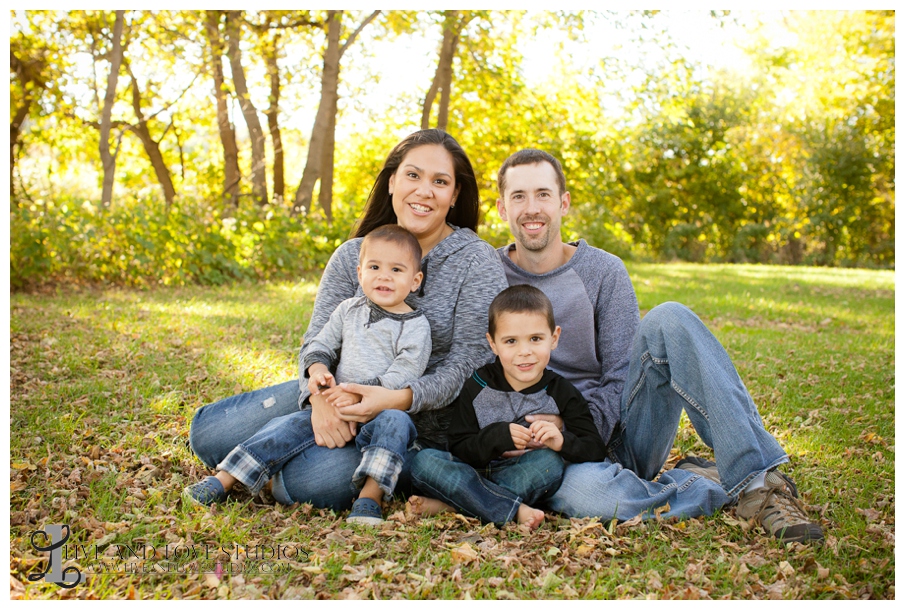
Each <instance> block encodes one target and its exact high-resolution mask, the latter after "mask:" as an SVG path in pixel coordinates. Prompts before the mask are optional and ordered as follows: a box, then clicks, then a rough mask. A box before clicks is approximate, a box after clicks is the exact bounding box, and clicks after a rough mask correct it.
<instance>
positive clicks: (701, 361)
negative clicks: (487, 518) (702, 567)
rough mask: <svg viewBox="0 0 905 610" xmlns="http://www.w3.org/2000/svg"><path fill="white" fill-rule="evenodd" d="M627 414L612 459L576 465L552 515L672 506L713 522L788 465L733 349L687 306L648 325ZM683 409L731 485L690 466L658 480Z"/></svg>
mask: <svg viewBox="0 0 905 610" xmlns="http://www.w3.org/2000/svg"><path fill="white" fill-rule="evenodd" d="M621 409H622V413H621V422H620V424H619V427H618V428H617V431H616V434H614V438H613V440H612V442H611V443H610V453H611V457H612V458H613V460H606V461H604V462H599V463H585V464H570V465H568V466H567V467H566V472H565V475H564V478H563V482H562V485H561V486H560V488H559V491H558V492H557V493H556V494H554V496H553V497H552V498H551V499H550V501H549V503H548V504H549V507H550V508H552V509H553V510H556V511H558V512H562V513H564V514H567V515H569V516H573V517H583V516H597V517H601V518H604V519H609V518H613V517H615V518H617V519H620V520H627V519H630V518H632V517H634V516H636V515H639V514H647V515H650V514H651V513H652V512H653V509H655V508H658V507H661V506H664V505H665V504H667V503H669V510H668V511H666V512H664V513H663V515H664V516H681V517H695V516H699V515H709V514H711V513H713V512H715V511H716V510H718V509H719V508H720V507H721V506H723V505H725V504H727V503H729V502H730V501H732V499H733V498H734V497H736V496H737V495H738V493H739V492H740V491H741V490H742V489H744V487H745V486H746V485H747V484H748V482H750V481H751V479H753V478H754V477H755V476H757V475H758V474H760V473H761V472H764V471H766V470H769V469H771V468H775V467H776V466H778V465H779V464H782V463H784V462H787V461H788V457H787V456H786V453H785V452H784V451H783V450H782V448H781V447H780V446H779V443H777V442H776V439H774V438H773V436H772V435H770V433H769V432H767V431H766V430H765V429H764V425H763V422H762V421H761V418H760V415H759V414H758V412H757V408H756V407H755V405H754V401H753V400H752V399H751V395H750V394H749V393H748V390H747V389H746V388H745V385H744V383H742V380H741V379H740V378H739V376H738V373H737V372H736V370H735V367H734V366H733V364H732V361H731V360H730V359H729V355H728V354H727V353H726V350H725V349H724V348H723V346H722V345H721V344H720V342H719V341H718V340H717V339H716V337H714V336H713V334H712V333H711V332H710V330H709V329H708V328H707V327H706V326H705V325H704V323H703V322H701V320H700V318H698V317H697V316H696V315H695V314H694V313H693V312H692V311H691V310H690V309H688V308H687V307H685V306H684V305H680V304H679V303H664V304H662V305H659V306H657V307H655V308H653V309H652V310H650V311H649V312H648V313H647V315H646V316H644V318H643V319H642V320H641V325H640V327H639V328H638V332H637V333H636V335H635V339H634V343H633V345H632V352H631V359H630V362H629V371H628V376H627V378H626V381H625V387H624V389H623V393H622V405H621ZM683 410H684V411H685V412H686V413H687V414H688V418H689V420H690V421H691V423H692V425H693V426H694V428H695V430H696V431H697V433H698V435H699V436H700V437H701V440H703V441H704V443H705V444H706V445H707V446H708V447H711V448H713V453H714V457H715V460H716V464H717V469H718V471H719V475H720V480H721V483H722V485H720V484H717V483H714V482H713V481H710V480H709V479H706V478H704V477H701V476H698V475H695V474H692V473H691V472H689V471H686V470H681V469H678V470H668V471H666V472H664V473H663V474H661V475H660V477H659V479H657V481H656V482H652V481H651V479H653V478H654V477H656V476H657V473H658V472H659V471H660V469H661V468H662V467H663V465H664V464H665V463H666V459H667V458H668V457H669V452H670V450H671V449H672V446H673V442H674V441H675V437H676V432H677V430H678V426H679V418H680V417H681V415H682V411H683ZM616 462H618V463H616Z"/></svg>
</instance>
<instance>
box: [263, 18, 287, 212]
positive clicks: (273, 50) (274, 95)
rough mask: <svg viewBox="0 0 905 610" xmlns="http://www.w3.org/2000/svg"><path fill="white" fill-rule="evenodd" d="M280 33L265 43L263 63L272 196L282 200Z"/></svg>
mask: <svg viewBox="0 0 905 610" xmlns="http://www.w3.org/2000/svg"><path fill="white" fill-rule="evenodd" d="M279 41H280V35H279V33H277V34H274V35H273V38H271V39H270V40H269V41H267V43H266V45H267V46H266V51H265V53H264V63H265V64H266V66H267V74H268V76H269V77H270V107H269V108H268V109H267V113H266V114H267V127H268V128H269V129H270V141H271V143H272V144H273V198H274V200H277V201H279V202H282V201H283V200H284V199H285V198H286V184H285V182H284V178H283V165H284V161H283V137H282V135H281V134H280V122H279V115H280V68H279V66H278V65H277V49H278V48H279Z"/></svg>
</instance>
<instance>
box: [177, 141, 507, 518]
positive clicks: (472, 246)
mask: <svg viewBox="0 0 905 610" xmlns="http://www.w3.org/2000/svg"><path fill="white" fill-rule="evenodd" d="M479 202H480V199H479V196H478V187H477V181H476V179H475V175H474V170H473V169H472V167H471V162H470V161H469V160H468V157H467V155H466V154H465V151H463V150H462V147H461V146H459V143H458V142H456V141H455V140H454V139H453V137H452V136H450V135H449V134H447V133H445V132H443V131H440V130H437V129H428V130H423V131H418V132H415V133H413V134H411V135H410V136H408V137H407V138H405V139H404V140H403V141H402V142H400V143H399V144H398V145H396V147H395V148H394V149H393V150H392V151H391V152H390V155H389V156H388V157H387V160H386V162H385V163H384V167H383V169H382V170H381V171H380V174H379V175H378V176H377V180H376V181H375V183H374V187H373V188H372V189H371V193H370V195H369V197H368V203H367V205H366V207H365V211H364V214H363V215H362V217H361V219H360V221H359V223H358V226H357V228H356V231H355V234H354V236H353V239H350V240H349V241H347V242H346V243H344V244H342V245H341V246H340V247H339V248H337V250H336V251H335V252H334V253H333V256H332V257H331V258H330V261H329V262H328V263H327V267H326V269H324V274H323V276H322V278H321V283H320V286H319V288H318V293H317V298H316V299H315V302H314V312H313V313H312V315H311V321H310V323H309V325H308V331H307V332H306V333H305V340H304V343H303V345H302V349H301V352H300V353H299V362H300V363H301V362H302V359H303V357H304V355H305V353H306V349H307V346H308V342H309V341H310V340H311V339H312V338H313V337H315V336H316V335H317V333H318V332H319V331H320V330H321V328H323V326H324V324H326V322H327V319H328V318H329V317H330V314H331V313H332V312H333V310H334V309H335V308H336V306H337V305H338V304H339V303H341V302H342V301H343V300H345V299H348V298H350V297H353V296H357V295H361V294H362V290H361V288H360V286H359V285H358V276H357V273H356V269H357V267H358V254H359V251H360V247H361V238H362V237H363V236H364V235H367V234H368V233H369V232H370V231H371V230H373V229H375V228H377V227H379V226H381V225H383V224H388V223H398V224H400V225H401V226H403V227H405V228H406V229H408V230H409V231H411V232H412V233H413V234H414V235H415V237H416V238H417V239H418V242H419V243H420V245H421V250H422V252H423V255H424V257H423V259H422V263H421V266H422V271H423V273H424V279H423V281H422V283H421V288H420V290H419V291H418V292H417V293H414V294H412V295H411V296H409V297H408V298H407V299H406V302H407V303H408V304H409V305H410V306H412V307H413V308H415V309H420V310H422V311H423V312H424V314H425V316H426V317H427V319H428V321H429V322H430V325H431V341H432V345H433V347H432V352H431V357H430V360H429V362H428V366H427V371H426V372H425V374H424V376H423V377H422V378H421V379H418V380H417V381H415V382H413V383H412V384H410V386H409V387H407V388H403V389H401V390H387V389H385V388H381V387H378V386H360V385H355V384H343V388H344V390H345V391H346V392H349V393H353V394H358V395H360V396H361V397H362V399H361V401H360V402H358V403H356V404H353V405H350V406H341V405H345V403H347V402H348V401H347V400H343V396H344V395H343V394H341V393H334V394H331V393H329V392H327V393H324V394H322V395H318V396H310V395H309V393H308V391H307V380H306V379H305V371H299V380H296V381H290V382H286V383H283V384H280V385H277V386H273V387H270V388H265V389H263V390H257V391H255V392H248V393H246V394H241V395H239V396H233V397H232V398H227V399H225V400H221V401H220V402H217V403H214V404H211V405H207V406H205V407H202V408H201V409H199V410H198V412H197V413H196V414H195V418H194V420H193V421H192V426H191V430H190V435H189V439H190V442H191V446H192V450H193V451H194V452H195V454H196V455H197V456H198V457H199V458H200V459H201V461H202V462H204V463H205V464H206V465H207V466H209V467H210V468H214V467H216V465H217V464H218V463H219V462H220V460H222V459H223V457H225V456H226V454H227V453H228V452H229V451H230V450H231V449H232V448H233V447H235V446H236V445H237V444H239V443H240V442H242V441H243V440H245V439H247V438H249V437H250V436H252V435H253V434H254V433H255V432H257V431H258V430H259V429H260V428H261V427H262V426H264V425H265V424H266V423H267V422H268V421H270V420H271V419H273V418H274V417H279V416H282V415H286V414H287V413H291V412H293V411H295V410H298V409H299V408H302V409H304V410H305V412H306V413H309V414H310V418H311V419H310V421H311V426H312V428H313V430H314V436H315V439H316V444H312V445H311V446H310V447H305V448H302V449H301V451H300V453H299V454H298V455H297V456H296V457H294V458H293V459H292V460H291V461H290V462H289V463H287V464H286V465H285V466H284V467H283V470H282V471H281V472H280V473H279V474H278V475H277V476H275V477H274V478H273V479H272V482H273V486H272V491H273V495H274V498H276V500H277V501H278V502H280V503H282V504H293V503H295V502H310V503H311V504H313V505H315V506H317V507H328V508H333V509H334V510H344V509H346V508H348V507H349V506H350V505H351V504H352V501H353V500H354V499H355V498H354V496H353V491H352V488H351V486H350V484H349V481H350V480H351V476H352V473H353V472H354V470H355V468H356V466H357V465H358V463H359V462H360V460H361V455H360V454H359V453H358V451H357V450H356V448H355V443H354V442H350V441H352V438H353V435H354V431H355V426H356V425H357V424H358V423H363V422H367V421H369V420H371V419H372V418H374V417H375V416H376V415H377V414H378V413H380V412H381V411H383V410H385V409H400V410H404V411H407V412H408V413H409V415H410V416H411V417H412V420H413V421H415V422H416V423H417V425H418V429H419V430H420V431H421V435H420V436H419V438H418V443H417V445H418V446H421V447H437V448H444V446H445V443H446V425H447V423H448V418H449V413H448V409H445V408H444V407H446V406H447V405H448V404H449V403H450V402H452V400H453V399H454V398H455V397H456V395H457V394H458V392H459V390H460V389H461V387H462V384H463V383H464V381H465V379H466V378H467V377H468V375H470V374H471V372H472V371H473V370H474V369H475V368H477V367H479V366H482V365H483V364H485V363H486V362H487V361H488V360H489V356H490V349H489V347H488V345H487V342H486V340H485V338H484V334H485V332H486V330H487V309H488V306H489V305H490V302H491V301H492V300H493V297H495V296H496V295H497V294H498V293H499V292H500V291H501V290H502V289H503V288H505V287H506V285H507V283H506V277H505V275H504V273H503V267H502V264H501V262H500V260H499V257H498V255H497V253H496V252H495V251H494V249H493V248H492V247H491V246H490V245H489V244H487V243H486V242H484V241H482V240H481V239H480V238H478V236H477V235H476V234H475V230H476V229H477V220H478V207H479ZM331 398H332V399H333V403H332V404H331V402H329V399H331ZM309 404H310V406H309ZM410 453H411V452H410ZM408 463H409V459H408V456H407V458H406V466H405V469H404V470H403V473H402V476H401V477H400V480H399V485H398V486H397V489H400V490H405V489H407V487H408Z"/></svg>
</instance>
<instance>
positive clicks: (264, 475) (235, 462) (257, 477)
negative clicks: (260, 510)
mask: <svg viewBox="0 0 905 610" xmlns="http://www.w3.org/2000/svg"><path fill="white" fill-rule="evenodd" d="M217 470H223V471H225V472H228V473H229V474H231V475H233V476H234V477H236V479H237V480H238V481H239V482H240V483H242V484H243V485H245V487H247V488H248V491H249V492H250V493H251V495H253V496H256V495H258V493H259V492H260V491H261V490H262V489H263V488H264V484H265V483H267V481H268V480H269V479H270V473H269V472H268V471H267V467H266V466H264V464H262V463H261V462H259V461H258V460H257V459H255V457H254V456H253V455H251V454H250V453H249V452H248V451H246V450H245V449H244V448H243V447H242V445H239V446H238V447H236V448H235V449H233V450H232V451H230V452H229V454H228V455H227V456H226V457H225V458H223V461H222V462H220V463H219V464H217Z"/></svg>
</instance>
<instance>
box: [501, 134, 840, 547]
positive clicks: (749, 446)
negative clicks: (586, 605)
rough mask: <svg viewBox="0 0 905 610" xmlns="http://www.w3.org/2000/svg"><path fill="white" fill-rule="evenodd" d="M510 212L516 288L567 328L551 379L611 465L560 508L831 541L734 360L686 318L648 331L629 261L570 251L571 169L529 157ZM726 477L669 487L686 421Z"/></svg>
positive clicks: (679, 313)
mask: <svg viewBox="0 0 905 610" xmlns="http://www.w3.org/2000/svg"><path fill="white" fill-rule="evenodd" d="M497 182H498V187H499V192H500V198H499V199H497V210H498V211H499V213H500V217H501V218H502V219H503V220H506V221H507V222H508V223H509V228H510V231H511V232H512V235H513V237H514V238H515V243H514V244H511V245H509V246H506V247H503V248H501V249H500V250H499V252H500V257H501V258H502V260H503V266H504V268H505V270H506V275H507V279H508V280H509V284H510V285H516V284H531V285H533V286H536V287H537V288H540V289H541V290H543V291H544V292H545V293H546V294H547V296H548V297H550V299H551V300H552V301H553V308H554V313H555V317H556V320H557V322H558V323H559V325H560V326H561V327H562V329H563V331H562V338H561V339H560V342H559V348H558V349H557V350H556V351H554V352H553V355H552V358H551V362H550V368H551V369H553V370H554V371H556V372H558V373H560V374H561V375H563V376H564V377H565V378H566V379H568V380H569V381H571V382H572V383H573V384H575V386H576V387H577V388H578V389H579V390H580V391H581V393H582V394H583V395H584V397H585V398H586V399H587V400H588V402H589V404H590V407H591V413H592V414H593V416H594V422H595V424H596V425H597V428H598V430H599V432H600V435H601V437H602V438H603V439H604V440H605V441H608V444H609V454H610V458H611V459H610V460H607V461H604V462H599V463H585V464H571V465H569V466H568V467H567V469H566V473H565V478H564V480H563V483H562V486H561V487H560V489H559V491H558V492H557V493H556V494H555V495H554V496H553V497H552V498H551V499H550V501H549V504H550V508H552V509H553V510H556V511H558V512H562V513H564V514H567V515H570V516H598V517H602V518H612V517H616V518H618V519H620V520H626V519H630V518H632V517H634V516H636V515H638V514H645V513H646V514H650V513H652V511H653V509H654V508H657V507H660V506H664V505H665V504H666V503H669V510H668V511H666V512H664V513H663V516H680V517H694V516H698V515H707V514H711V513H713V512H715V511H716V510H718V509H719V508H720V507H721V506H723V505H726V504H729V503H732V502H737V508H736V512H737V514H738V515H739V516H741V517H743V518H746V519H750V518H756V519H757V521H758V522H759V523H760V524H761V525H762V526H763V528H764V529H765V530H766V531H767V533H768V534H771V535H773V536H775V537H776V538H779V539H781V540H783V541H784V542H817V541H821V540H822V539H823V532H822V530H821V528H820V526H819V525H817V524H815V523H812V522H811V521H810V519H809V518H808V516H807V514H806V513H805V511H804V509H803V507H802V506H801V504H800V503H799V502H798V501H797V499H796V497H797V490H796V488H795V485H794V484H793V483H792V481H791V480H790V479H789V478H788V477H786V476H785V475H782V474H780V473H779V472H778V471H777V470H775V469H776V467H777V466H779V465H780V464H782V463H785V462H788V461H789V459H788V456H787V455H786V454H785V452H784V451H783V450H782V448H781V447H780V446H779V444H778V443H777V442H776V440H775V439H774V438H773V437H772V436H771V435H770V434H769V433H768V432H767V431H766V430H764V426H763V423H762V421H761V418H760V415H759V414H758V412H757V408H756V407H755V405H754V402H753V401H752V399H751V396H750V395H749V394H748V391H747V389H746V388H745V386H744V384H743V383H742V381H741V379H740V378H739V376H738V373H737V372H736V370H735V367H734V366H733V364H732V362H731V360H730V359H729V356H728V354H726V351H725V349H723V347H722V345H720V343H719V342H718V341H717V339H716V338H715V337H714V336H713V334H712V333H711V332H710V331H709V330H708V329H707V328H706V327H705V326H704V324H703V323H702V322H701V320H700V319H699V318H698V317H697V316H696V315H695V314H694V313H692V312H691V310H689V309H688V308H687V307H685V306H683V305H680V304H678V303H664V304H662V305H660V306H658V307H655V308H654V309H652V310H651V311H650V312H648V314H647V315H646V316H645V317H644V320H643V321H641V320H639V314H638V302H637V299H636V297H635V291H634V288H633V287H632V283H631V280H630V279H629V276H628V272H627V271H626V269H625V265H624V264H623V263H622V261H621V260H620V259H619V258H617V257H615V256H613V255H612V254H609V253H607V252H604V251H603V250H599V249H597V248H593V247H591V246H589V245H588V244H587V243H586V242H585V241H584V240H580V241H579V242H577V243H574V244H567V243H563V241H562V236H561V235H560V222H561V219H562V216H563V215H565V214H566V213H568V211H569V205H570V204H571V198H570V196H569V193H568V192H567V191H566V186H565V176H564V175H563V171H562V166H561V165H560V163H559V161H558V160H557V159H555V158H554V157H552V156H551V155H549V154H547V153H545V152H542V151H539V150H533V149H528V150H522V151H519V152H517V153H515V154H514V155H512V156H511V157H509V158H508V159H507V160H506V162H505V163H503V166H502V168H501V169H500V172H499V176H498V178H497ZM683 409H684V410H685V412H686V413H687V414H688V417H689V419H690V420H691V423H692V424H693V425H694V427H695V430H696V431H697V433H698V434H699V435H700V437H701V439H702V440H703V441H704V443H705V444H707V445H708V446H709V447H712V448H713V451H714V457H715V460H716V463H715V464H714V463H713V462H710V461H707V460H702V459H700V458H686V459H685V460H683V461H681V462H680V463H679V464H678V468H676V469H674V470H668V471H665V472H663V473H662V474H660V477H659V479H658V480H657V482H653V481H651V479H654V478H655V477H657V474H658V473H659V471H660V469H661V468H662V467H663V465H664V464H665V462H666V459H667V458H668V457H669V452H670V449H671V448H672V444H673V441H674V440H675V436H676V431H677V429H678V424H679V418H680V416H681V414H682V410H683Z"/></svg>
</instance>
